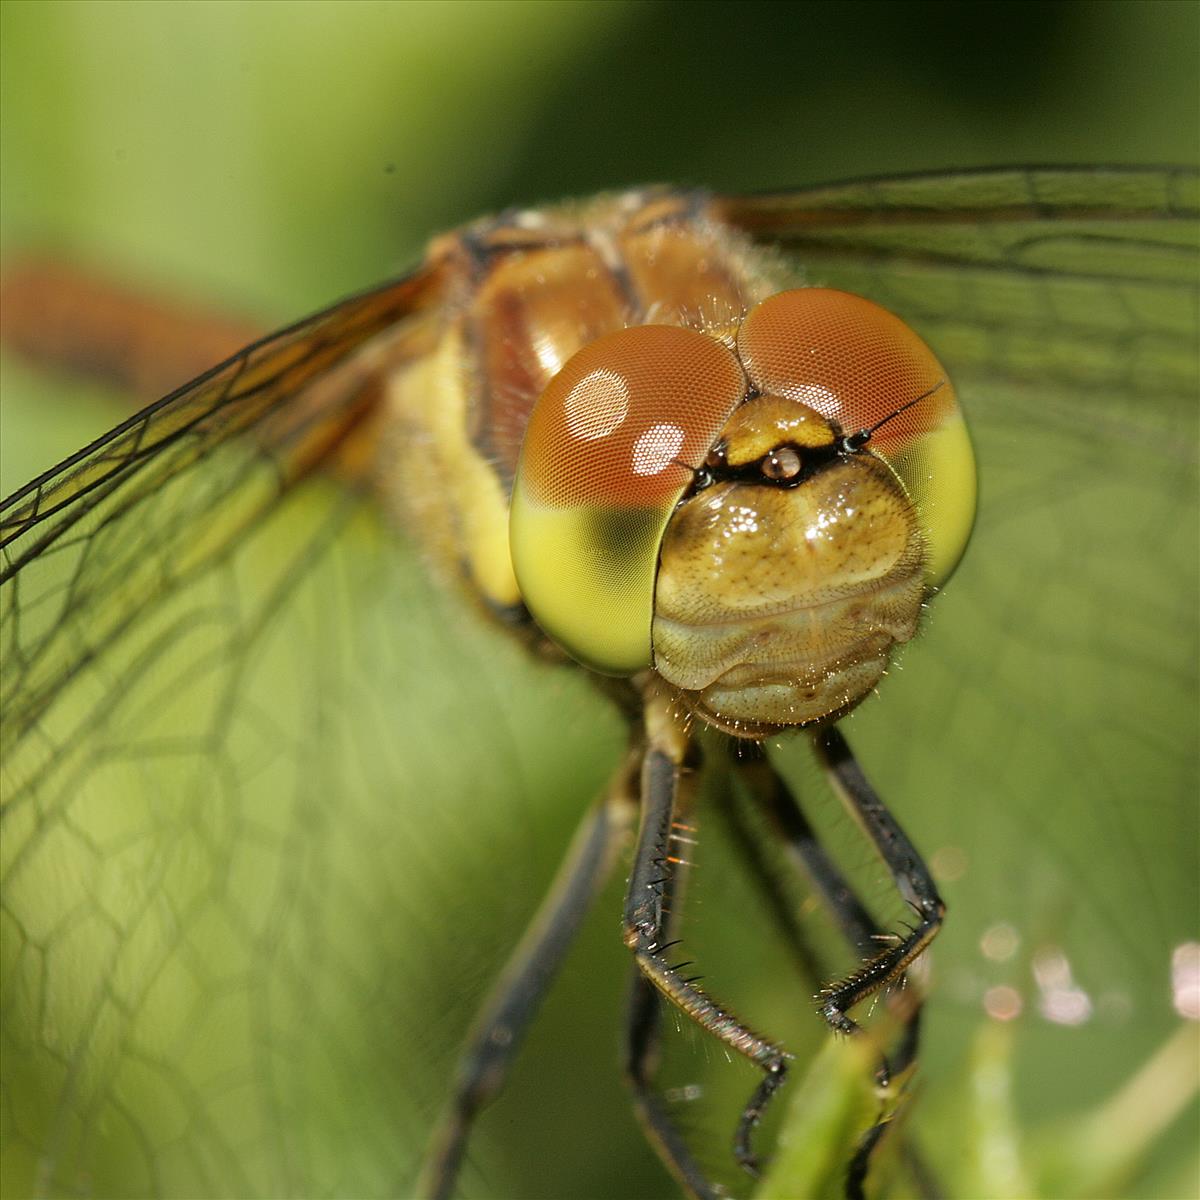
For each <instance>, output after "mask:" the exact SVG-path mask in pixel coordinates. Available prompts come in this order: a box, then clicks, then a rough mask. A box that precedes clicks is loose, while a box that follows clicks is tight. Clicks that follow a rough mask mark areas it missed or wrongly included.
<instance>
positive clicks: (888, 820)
mask: <svg viewBox="0 0 1200 1200" xmlns="http://www.w3.org/2000/svg"><path fill="white" fill-rule="evenodd" d="M813 742H814V745H815V747H816V751H817V757H818V758H819V759H820V761H821V763H822V765H823V766H824V767H825V770H826V771H827V773H828V775H829V777H830V781H831V782H832V784H833V787H834V790H835V791H836V792H837V793H838V795H839V796H840V798H841V800H842V803H843V804H845V805H846V807H847V809H849V811H850V813H851V815H852V816H853V817H854V818H855V819H856V820H857V821H858V823H859V825H860V826H861V827H862V829H863V831H864V832H865V833H866V834H867V836H868V837H869V838H870V839H871V841H872V842H873V843H874V845H875V848H876V849H877V850H878V851H879V855H880V857H881V858H882V859H883V861H884V864H885V865H886V866H887V868H888V871H889V872H890V873H891V876H892V879H893V880H894V882H895V884H896V887H897V889H898V890H899V892H900V894H901V896H903V897H904V899H905V900H906V901H907V902H908V904H909V906H910V907H911V908H912V910H913V912H914V913H915V914H916V918H917V921H916V924H915V925H913V926H912V927H911V929H909V931H908V933H907V934H906V935H905V936H904V937H901V938H899V939H898V940H897V941H896V943H895V945H893V946H889V947H888V948H887V949H886V950H884V951H882V952H881V953H879V954H876V955H875V956H874V957H873V958H871V959H869V960H868V961H867V962H866V963H864V964H863V965H862V966H861V967H859V969H858V970H856V971H854V972H853V973H852V974H851V975H849V976H847V977H846V978H845V979H842V980H839V981H838V982H836V983H832V984H830V985H829V986H827V987H825V988H823V989H822V990H821V995H820V1004H821V1015H822V1016H823V1017H824V1018H825V1020H826V1021H828V1022H829V1024H830V1025H831V1026H832V1027H833V1028H834V1029H837V1030H840V1031H841V1032H843V1033H854V1032H855V1031H856V1030H857V1029H858V1025H857V1024H856V1023H855V1022H854V1021H853V1020H851V1018H850V1017H849V1016H848V1015H847V1014H848V1013H849V1010H850V1009H852V1008H853V1007H854V1006H855V1005H856V1004H857V1003H858V1002H859V1001H860V1000H862V999H864V998H865V997H867V996H869V995H871V994H872V993H873V992H876V991H878V990H879V989H880V988H882V987H886V986H887V985H888V984H890V983H894V982H895V981H896V980H897V979H899V978H900V977H901V976H902V975H903V974H904V971H905V969H906V968H907V967H909V966H911V965H912V963H913V962H914V961H915V960H916V958H917V957H918V956H919V955H920V954H921V953H922V951H923V950H924V949H925V948H926V947H927V946H928V945H929V943H930V942H931V941H933V939H934V938H935V937H936V936H937V932H938V930H939V929H940V928H941V926H942V919H943V917H944V916H945V913H946V906H945V904H944V903H943V901H942V898H941V896H939V895H938V891H937V886H936V885H935V884H934V882H933V876H932V875H931V874H930V872H929V868H928V867H927V866H926V865H925V862H924V860H923V859H922V858H921V856H920V854H919V853H918V852H917V849H916V847H915V846H914V845H913V844H912V842H910V841H909V839H908V835H907V834H906V833H905V832H904V830H903V829H901V828H900V825H899V823H898V822H897V821H896V819H895V818H894V817H893V816H892V815H891V813H889V812H888V810H887V808H886V806H885V805H884V803H883V801H882V800H880V798H879V796H878V795H877V794H876V792H875V789H874V788H873V787H872V786H871V785H870V783H869V782H868V781H867V777H866V776H865V775H864V774H863V771H862V768H861V767H860V766H859V765H858V762H857V760H856V759H855V757H854V755H853V753H852V752H851V750H850V747H849V746H848V745H847V744H846V739H845V738H844V737H843V736H842V735H841V733H840V732H839V731H838V730H837V729H836V728H834V727H832V726H830V727H829V728H825V729H821V730H818V731H817V733H816V734H815V735H814V736H813Z"/></svg>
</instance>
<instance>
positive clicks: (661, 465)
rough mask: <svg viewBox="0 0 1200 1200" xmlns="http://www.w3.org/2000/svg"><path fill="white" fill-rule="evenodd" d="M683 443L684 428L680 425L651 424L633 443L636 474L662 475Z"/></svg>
mask: <svg viewBox="0 0 1200 1200" xmlns="http://www.w3.org/2000/svg"><path fill="white" fill-rule="evenodd" d="M682 445H683V430H682V429H680V428H679V426H678V425H651V426H650V428H649V429H647V430H646V432H645V433H643V434H641V435H640V436H639V437H638V439H637V441H636V442H634V443H633V471H634V474H635V475H661V474H662V472H663V471H665V470H666V468H667V467H669V466H670V465H671V463H672V462H674V461H675V456H676V455H677V454H678V453H679V450H680V447H682Z"/></svg>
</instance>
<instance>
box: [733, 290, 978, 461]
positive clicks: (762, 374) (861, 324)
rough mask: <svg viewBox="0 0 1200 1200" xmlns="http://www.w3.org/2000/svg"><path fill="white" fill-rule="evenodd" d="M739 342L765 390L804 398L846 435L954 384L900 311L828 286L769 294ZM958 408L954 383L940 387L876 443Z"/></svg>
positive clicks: (890, 443) (897, 439)
mask: <svg viewBox="0 0 1200 1200" xmlns="http://www.w3.org/2000/svg"><path fill="white" fill-rule="evenodd" d="M737 344H738V353H739V354H740V355H741V357H742V361H743V362H744V363H745V364H746V370H747V371H749V373H750V378H751V379H752V380H753V382H754V384H755V386H756V387H757V388H758V389H759V391H761V392H764V393H767V394H768V395H773V396H786V397H787V398H788V399H789V400H799V401H801V402H802V403H804V404H807V405H808V406H809V407H810V408H815V409H816V410H817V412H819V413H821V415H822V416H824V417H827V418H829V419H830V420H831V421H837V422H838V423H839V424H840V425H841V428H842V432H843V433H845V434H851V433H856V432H857V431H858V430H860V429H867V428H870V427H871V426H872V425H874V424H876V423H877V422H879V421H882V420H883V419H884V417H886V416H888V415H889V414H890V413H893V412H895V411H896V410H897V409H898V408H900V407H901V406H902V405H903V404H905V403H907V402H908V401H910V400H913V399H915V398H916V397H917V396H920V395H922V394H923V393H925V392H927V391H929V389H930V388H932V387H934V386H935V385H936V384H937V383H939V382H943V381H945V383H946V384H948V383H949V379H948V377H947V375H946V372H945V371H944V370H943V368H942V365H941V364H940V363H939V362H938V360H937V359H936V358H935V357H934V355H933V351H932V350H930V349H929V347H928V346H927V345H925V343H924V342H923V341H921V339H920V338H919V337H918V336H917V335H916V334H915V333H914V332H913V331H912V330H911V329H910V328H909V327H908V326H907V325H906V324H905V323H904V322H903V321H902V320H900V318H899V317H897V316H895V315H894V314H893V313H890V312H888V311H887V309H884V308H880V307H879V305H878V304H873V303H872V302H871V301H870V300H864V299H863V297H862V296H854V295H851V294H850V293H849V292H836V291H832V290H831V289H829V288H798V289H796V290H795V291H790V292H780V293H779V294H778V295H776V296H772V297H771V298H770V299H769V300H764V301H763V302H762V303H761V304H759V305H758V306H757V307H756V308H754V309H753V310H752V311H751V312H750V314H749V315H748V316H747V317H746V320H745V321H744V322H743V323H742V328H741V330H740V332H739V333H738V343H737ZM955 407H956V402H955V399H954V390H953V388H951V387H949V386H945V387H943V388H940V389H939V390H938V392H937V393H936V394H935V395H933V396H931V397H930V398H929V399H928V400H927V401H922V402H921V403H920V404H918V405H915V406H914V407H913V408H910V409H909V410H908V411H907V412H904V413H902V414H901V415H900V416H898V417H897V418H896V419H895V420H894V421H889V422H888V424H887V425H885V426H884V427H883V428H882V429H880V430H879V432H878V434H876V436H875V437H874V438H872V440H871V446H872V448H873V449H875V450H878V451H879V452H880V453H885V454H886V451H887V449H888V448H891V447H896V446H898V445H900V444H902V443H904V442H906V441H911V440H912V438H913V437H914V436H916V435H918V434H920V433H924V432H926V431H928V430H930V429H935V428H937V426H938V425H939V424H940V423H941V422H942V420H944V418H945V416H946V414H947V413H950V412H951V411H953V410H954V409H955Z"/></svg>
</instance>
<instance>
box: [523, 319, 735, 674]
mask: <svg viewBox="0 0 1200 1200" xmlns="http://www.w3.org/2000/svg"><path fill="white" fill-rule="evenodd" d="M745 393H746V378H745V374H744V373H743V371H742V368H741V364H740V363H739V362H738V360H737V356H736V355H734V354H733V352H732V351H730V350H729V348H728V347H726V346H725V345H723V344H722V343H721V342H719V341H717V340H716V339H715V338H711V337H708V336H707V335H705V334H702V333H697V332H696V331H694V330H690V329H680V328H677V327H675V326H668V325H641V326H637V327H635V328H631V329H623V330H620V331H619V332H617V333H612V334H609V335H608V336H606V337H602V338H600V339H598V340H597V341H595V342H592V343H590V344H589V345H587V346H585V347H584V348H583V349H582V350H580V351H579V353H578V354H576V355H575V356H574V357H572V358H571V359H570V360H569V361H568V362H567V363H566V364H565V365H564V366H563V368H562V370H561V371H559V373H558V374H557V375H556V376H555V377H554V378H553V379H552V380H551V381H550V383H549V384H548V385H547V387H546V390H545V391H544V392H543V393H542V395H541V396H540V397H539V398H538V401H537V403H536V404H535V405H534V408H533V412H532V414H531V416H530V418H529V424H528V426H527V427H526V430H525V439H524V441H523V443H522V447H521V460H520V463H519V464H518V467H517V477H516V481H515V483H514V486H513V496H512V506H511V513H510V518H509V549H510V552H511V554H512V561H513V570H514V572H515V573H516V577H517V583H518V584H519V585H520V588H521V596H522V599H523V600H524V601H525V604H526V607H528V609H529V611H530V612H531V613H532V614H533V616H534V619H535V620H536V621H537V622H538V624H539V625H540V626H541V627H542V629H543V630H545V632H546V633H548V634H549V635H550V636H551V637H552V638H554V640H555V641H556V642H558V643H559V645H561V646H562V647H563V649H564V650H566V651H567V652H568V653H569V654H570V655H572V657H574V658H576V659H578V660H579V661H580V662H582V663H584V665H586V666H589V667H591V668H593V669H594V670H597V671H602V672H604V673H606V674H612V675H628V674H633V673H634V672H636V671H639V670H641V669H643V668H644V667H647V666H649V665H650V661H651V649H650V626H651V621H652V619H653V606H654V580H655V574H656V572H657V568H658V550H659V544H660V542H661V541H662V535H663V530H664V528H665V527H666V523H667V520H668V518H669V517H670V515H671V512H672V510H673V509H674V507H675V505H676V503H677V502H678V500H679V498H680V496H681V495H682V494H683V491H684V489H685V488H686V487H687V486H688V484H689V483H690V482H691V479H692V475H693V472H694V471H695V469H696V468H698V467H699V466H701V464H702V463H703V462H704V460H705V458H706V456H707V455H708V453H709V450H710V448H711V447H712V445H713V443H714V442H715V441H716V439H717V435H718V434H719V433H720V430H721V427H722V426H723V425H724V424H725V421H726V420H727V419H728V417H729V415H730V413H732V412H733V410H734V409H735V408H736V407H737V405H738V404H739V403H740V402H741V400H742V398H743V396H744V395H745Z"/></svg>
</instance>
